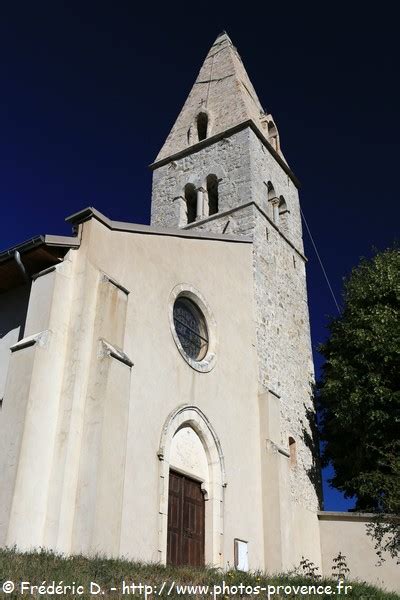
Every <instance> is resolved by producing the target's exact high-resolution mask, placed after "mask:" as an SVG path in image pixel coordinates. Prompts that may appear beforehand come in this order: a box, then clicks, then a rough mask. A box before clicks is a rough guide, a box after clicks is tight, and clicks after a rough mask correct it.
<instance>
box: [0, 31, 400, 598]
mask: <svg viewBox="0 0 400 600" xmlns="http://www.w3.org/2000/svg"><path fill="white" fill-rule="evenodd" d="M200 112H202V113H204V114H207V115H208V125H207V128H208V129H207V135H206V136H205V138H204V139H200V140H199V135H200V134H199V132H198V131H196V119H197V117H198V114H199V113H200ZM152 168H153V170H154V176H153V197H152V225H151V226H143V225H133V224H131V223H119V222H114V221H111V220H110V219H108V218H107V217H105V216H103V215H101V214H100V213H98V212H97V211H96V210H94V209H86V210H84V211H81V212H80V213H78V214H77V215H73V216H72V217H71V218H70V219H69V220H70V222H71V223H72V224H73V226H74V231H75V237H74V238H67V239H63V240H61V238H60V239H58V240H57V239H51V240H50V239H47V238H46V239H43V240H37V243H36V245H34V247H29V248H25V247H24V248H21V249H20V250H21V257H22V262H23V263H25V265H26V266H27V271H29V273H28V275H30V276H32V275H34V274H35V273H36V275H35V277H34V278H33V281H32V282H31V283H25V284H22V281H21V280H19V279H18V272H19V271H18V269H20V265H18V262H17V260H16V258H15V256H13V254H8V255H7V256H3V262H1V255H0V269H2V268H3V271H1V273H2V274H4V281H5V282H7V285H6V283H5V284H4V286H2V288H1V289H2V293H1V294H0V311H1V312H0V326H1V330H0V338H1V339H0V392H1V396H0V397H1V398H2V406H1V409H0V476H1V485H0V545H3V546H4V545H14V544H16V545H17V546H18V547H19V548H22V549H27V548H32V547H39V546H40V547H47V548H52V549H54V550H57V551H60V552H65V553H68V554H70V553H84V554H93V553H98V552H101V553H105V554H107V555H111V556H118V555H124V556H127V557H131V558H134V559H136V560H146V561H161V562H165V561H166V556H167V554H166V553H167V536H168V493H169V490H168V477H169V471H170V469H173V470H175V471H178V472H181V473H183V474H186V475H188V476H189V477H191V478H192V479H194V480H196V481H199V482H201V487H202V490H203V493H204V502H205V540H204V544H205V561H206V563H208V564H213V565H215V566H218V567H222V568H226V567H227V566H229V565H230V566H232V565H233V564H234V540H235V539H240V540H244V541H247V543H248V559H249V566H250V568H251V569H258V568H261V569H266V570H267V571H269V572H273V571H282V570H285V569H291V568H293V567H294V566H296V565H298V564H299V562H300V559H301V557H302V556H306V557H307V558H309V559H311V560H313V561H314V562H315V564H317V565H318V566H320V567H321V568H322V569H323V572H324V574H326V575H329V574H330V572H329V568H330V564H329V561H330V560H331V558H332V557H331V554H332V552H335V550H334V548H336V547H337V553H338V552H339V551H344V546H343V545H342V543H341V542H340V544H338V539H339V540H342V539H345V538H346V536H347V535H349V536H350V537H351V536H352V535H353V534H352V531H350V528H347V529H346V525H344V523H345V522H346V521H341V526H340V528H336V527H335V526H334V527H333V528H332V527H328V526H327V520H329V519H328V517H327V518H325V519H324V518H322V520H321V517H319V516H318V510H319V500H318V486H319V470H318V464H317V461H316V453H315V448H314V447H313V438H312V421H313V405H312V399H311V384H312V381H313V364H312V354H311V343H310V330H309V316H308V304H307V292H306V279H305V263H306V259H305V257H304V251H303V244H302V228H301V219H300V206H299V198H298V191H297V180H296V178H295V176H294V175H293V173H292V172H291V170H290V169H289V167H288V166H287V163H286V162H285V159H284V157H283V155H282V153H281V149H280V142H279V137H278V133H277V130H276V126H275V124H274V122H273V120H272V117H271V115H269V114H265V113H264V111H263V109H262V107H261V105H260V103H259V100H258V98H257V96H256V94H255V92H254V89H253V87H252V85H251V83H250V82H249V79H248V76H247V74H246V72H245V70H244V67H243V65H242V63H241V61H240V58H239V56H238V54H237V52H236V50H235V49H234V48H233V46H232V43H231V41H230V39H229V38H228V36H227V35H226V34H224V35H222V36H219V37H218V38H217V40H216V42H215V44H214V45H213V46H212V48H211V50H210V52H209V55H208V56H207V58H206V60H205V63H204V65H203V67H202V70H201V71H200V74H199V77H198V79H197V81H196V84H195V86H194V87H193V90H192V91H191V93H190V95H189V98H188V100H187V102H186V104H185V106H184V107H183V109H182V112H181V114H180V115H179V117H178V119H177V122H176V124H175V125H174V128H173V129H172V131H171V134H170V135H169V136H168V139H167V141H166V143H165V145H164V147H163V148H162V150H161V152H160V154H159V156H158V158H157V161H156V162H155V163H154V165H152ZM210 174H212V175H214V176H216V178H217V179H218V210H217V211H216V212H215V213H214V214H212V215H210V214H209V206H208V204H209V200H210V197H211V193H212V191H211V190H210V189H208V188H207V176H208V175H210ZM187 184H191V185H194V187H195V189H196V194H197V195H196V211H195V212H196V218H195V219H194V220H193V221H192V222H188V218H187V215H188V210H189V209H188V205H187V202H188V199H187V198H186V197H185V193H186V192H185V186H186V185H187ZM61 249H63V250H62V251H61ZM50 250H51V251H52V253H53V254H51V253H50V254H49V252H50ZM45 251H46V252H47V254H44V252H45ZM54 256H55V257H54ZM14 258H15V260H14ZM3 263H4V267H3V266H2V265H3ZM38 265H40V269H39V267H38ZM35 266H36V269H35ZM28 267H29V268H28ZM46 267H47V268H46ZM43 269H44V270H43ZM37 271H41V272H40V273H39V274H37ZM1 276H3V275H1ZM0 283H1V281H0ZM180 294H184V295H186V297H189V298H192V299H193V300H194V301H195V302H196V303H197V304H198V306H199V308H200V309H201V311H202V313H203V314H204V316H205V318H206V321H207V327H208V331H209V347H208V352H207V354H206V356H205V357H204V358H203V359H202V360H201V361H197V362H196V361H190V360H185V356H184V350H183V348H182V347H180V342H179V338H178V336H177V335H176V332H175V331H174V319H173V313H172V311H173V304H174V301H175V300H176V298H178V297H179V295H180ZM289 445H290V448H289ZM354 518H355V519H356V517H354ZM336 521H337V519H336ZM336 532H338V533H337V536H339V537H336V538H335V535H336ZM357 536H358V537H357V540H358V542H357V544H358V551H359V552H367V553H369V555H368V556H369V557H370V558H371V556H370V555H371V548H370V547H369V546H368V545H367V544H364V542H361V541H360V540H362V539H364V538H363V537H362V535H361V534H360V529H358V530H357ZM360 536H361V537H360ZM360 544H361V545H362V547H361V548H360ZM342 546H343V547H342ZM349 547H350V548H352V545H351V544H350V546H349ZM351 551H353V550H351ZM327 557H329V558H327ZM370 558H369V559H368V560H370ZM361 562H362V561H361ZM357 564H358V563H357ZM360 565H361V563H360ZM357 569H358V570H357V572H356V573H355V574H356V575H357V576H359V577H361V578H365V579H367V580H371V579H372V580H375V579H376V578H377V577H378V579H379V575H376V574H372V571H373V569H372V568H369V569H368V572H367V571H363V570H362V566H357ZM395 582H396V574H395V566H394V565H389V566H388V565H387V570H386V571H385V577H384V583H385V585H387V586H388V587H392V588H394V587H395V586H396V583H395Z"/></svg>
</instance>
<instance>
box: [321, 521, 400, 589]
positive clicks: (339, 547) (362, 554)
mask: <svg viewBox="0 0 400 600" xmlns="http://www.w3.org/2000/svg"><path fill="white" fill-rule="evenodd" d="M370 518H371V515H366V514H361V513H342V512H320V513H319V514H318V519H319V525H320V538H321V553H322V572H323V574H324V576H330V575H331V573H332V562H333V558H335V557H336V556H337V555H338V554H339V552H341V553H342V554H344V555H345V556H346V562H347V566H348V567H349V569H350V575H349V577H350V579H359V580H361V581H366V582H368V583H372V584H373V585H377V586H379V587H382V588H385V589H387V590H389V591H397V592H400V565H398V564H396V561H395V560H393V559H391V558H390V556H387V557H385V558H386V560H385V562H384V563H383V564H382V565H381V566H379V567H378V566H377V562H378V557H377V555H376V552H375V549H374V542H373V540H372V539H371V538H370V537H369V536H368V535H367V529H366V525H367V523H368V522H369V520H370Z"/></svg>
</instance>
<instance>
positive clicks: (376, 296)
mask: <svg viewBox="0 0 400 600" xmlns="http://www.w3.org/2000/svg"><path fill="white" fill-rule="evenodd" d="M329 332H330V335H329V338H328V340H327V341H326V342H325V343H324V344H322V345H321V347H320V352H321V353H322V355H323V356H324V358H325V364H324V365H323V369H322V377H321V381H320V382H319V385H318V405H319V414H320V419H319V425H320V436H321V441H322V461H323V464H324V465H328V464H331V465H332V466H333V468H334V476H333V477H332V479H331V480H330V484H331V485H332V486H333V487H335V488H337V489H339V490H340V491H342V492H344V494H345V496H346V497H353V496H355V497H356V498H357V501H356V509H358V510H361V511H372V512H374V513H376V515H377V516H376V518H375V519H374V520H373V522H372V524H371V525H370V527H369V533H370V535H372V536H373V537H374V540H375V544H376V550H377V552H378V555H379V556H380V557H381V558H383V557H382V553H383V552H385V551H387V552H389V553H390V554H391V555H392V556H393V557H399V555H400V517H399V515H400V461H399V455H400V441H399V438H400V435H399V434H400V249H399V248H398V247H393V248H391V249H388V250H385V251H384V252H380V253H376V254H375V256H373V258H371V259H369V260H367V259H363V260H362V261H361V263H360V265H359V266H358V267H356V268H355V269H353V271H352V273H351V274H350V276H349V277H348V278H347V280H346V281H345V287H344V308H343V312H342V313H341V314H340V315H339V317H337V318H335V319H332V320H331V322H330V324H329Z"/></svg>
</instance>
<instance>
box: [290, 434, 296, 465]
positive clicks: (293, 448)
mask: <svg viewBox="0 0 400 600" xmlns="http://www.w3.org/2000/svg"><path fill="white" fill-rule="evenodd" d="M289 457H290V458H289V460H290V466H291V467H295V466H296V464H297V454H296V440H295V439H294V438H293V437H289Z"/></svg>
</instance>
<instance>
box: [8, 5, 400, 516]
mask: <svg viewBox="0 0 400 600" xmlns="http://www.w3.org/2000/svg"><path fill="white" fill-rule="evenodd" d="M388 6H389V3H387V5H386V6H385V3H381V4H379V5H378V6H377V7H375V9H374V10H372V9H371V10H367V9H366V4H364V5H362V4H361V3H360V4H359V7H357V6H356V5H355V6H352V5H351V3H349V2H348V3H343V4H340V3H338V2H336V3H318V4H314V3H293V5H291V3H282V2H281V3H277V2H275V3H265V4H260V3H254V4H251V3H248V4H243V3H240V4H239V5H238V7H237V8H234V4H233V3H232V2H229V3H223V2H220V3H218V4H217V3H210V4H208V3H206V2H202V3H200V4H195V3H192V4H190V3H182V4H180V3H176V2H175V3H163V5H162V6H159V5H157V4H154V3H148V4H147V6H141V7H140V8H138V7H137V6H136V3H134V2H133V1H130V2H118V1H116V2H102V1H97V2H89V1H85V2H73V1H69V2H62V1H59V2H53V1H52V2H46V1H42V2H35V3H34V2H28V1H21V2H18V3H17V2H15V3H12V2H10V3H3V6H2V7H1V18H0V77H1V94H0V203H1V209H2V210H1V221H0V246H1V249H4V248H6V247H9V246H11V245H13V244H15V243H18V242H21V241H23V240H25V239H27V238H29V237H31V236H34V235H37V234H40V233H60V234H62V233H66V234H69V233H70V228H69V227H68V226H66V225H65V224H64V218H65V217H66V216H67V215H69V214H71V213H73V212H75V211H77V210H79V209H81V208H83V207H85V206H88V205H92V206H95V207H96V208H97V209H98V210H100V211H102V212H104V213H105V214H106V215H108V216H110V217H111V218H113V219H118V220H126V221H133V222H137V223H148V222H149V214H150V193H151V173H150V171H149V170H148V168H147V165H148V164H149V163H151V162H152V161H153V160H154V158H155V156H156V154H157V152H158V150H159V149H160V147H161V145H162V143H163V141H164V139H165V137H166V136H167V134H168V132H169V130H170V128H171V126H172V124H173V122H174V120H175V118H176V116H177V114H178V112H179V110H180V108H181V106H182V104H183V102H184V100H185V98H186V96H187V94H188V92H189V90H190V88H191V85H192V84H193V81H194V79H195V77H196V74H197V72H198V69H199V68H200V66H201V63H202V61H203V59H204V57H205V55H206V53H207V51H208V49H209V47H210V45H211V44H212V43H213V41H214V39H215V38H216V36H217V35H218V33H220V31H222V30H223V29H226V30H227V32H228V33H229V35H230V37H231V38H232V41H233V43H234V44H235V45H236V46H237V48H238V50H239V52H240V54H241V56H242V59H243V61H244V63H245V66H246V68H247V71H248V73H249V76H250V78H251V79H252V81H253V84H254V86H255V88H256V90H257V92H258V95H259V97H260V100H261V102H262V104H263V106H264V108H265V109H268V111H270V112H272V114H273V115H274V117H275V120H276V122H277V125H278V128H279V131H280V137H281V143H282V147H283V151H284V153H285V156H286V158H287V159H288V161H289V164H290V166H291V167H292V169H293V170H294V172H295V173H296V175H297V176H298V177H299V179H300V181H301V182H302V190H301V201H302V207H303V211H304V213H305V215H306V218H307V220H308V223H309V225H310V228H311V231H312V233H313V235H314V238H315V241H316V244H317V246H318V249H319V252H320V254H321V256H322V259H323V261H324V264H325V268H326V270H327V272H328V274H329V277H330V280H331V283H332V286H333V288H334V290H335V293H336V294H337V296H338V298H340V297H341V289H342V280H343V277H344V276H345V275H346V274H348V273H349V272H350V270H351V269H352V267H353V266H354V265H356V264H357V263H358V261H359V258H360V257H361V256H369V255H370V254H371V249H372V247H377V248H379V249H383V248H385V247H387V246H388V245H390V244H391V243H392V242H393V240H394V239H395V238H397V239H398V237H399V236H398V234H399V217H400V209H399V203H398V191H397V187H398V172H399V164H398V161H399V139H400V126H399V116H398V112H399V105H400V98H399V95H400V94H399V89H398V46H397V44H398V41H397V40H398V20H397V16H396V15H395V14H394V13H392V14H391V12H390V10H389V8H388ZM393 10H395V9H393ZM305 243H306V252H307V255H308V258H309V268H308V285H309V295H310V312H311V323H312V335H313V345H314V348H316V346H317V345H318V343H319V342H320V341H321V340H323V339H324V337H325V336H326V330H325V324H326V321H327V316H328V315H332V314H335V306H334V303H333V300H332V298H331V297H330V294H329V290H328V288H327V285H326V283H325V281H324V279H323V276H322V273H321V269H320V267H319V265H318V263H317V261H316V258H315V255H314V253H313V250H312V248H311V246H310V243H309V240H308V238H307V235H306V233H305ZM316 364H317V367H318V366H319V365H320V358H319V357H318V356H317V355H316ZM325 487H326V486H325ZM346 506H348V503H347V502H346V501H344V500H343V499H342V498H341V495H340V494H338V493H337V492H335V491H332V490H328V489H327V487H326V494H325V508H327V509H331V510H333V509H337V510H339V509H344V508H345V507H346Z"/></svg>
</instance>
